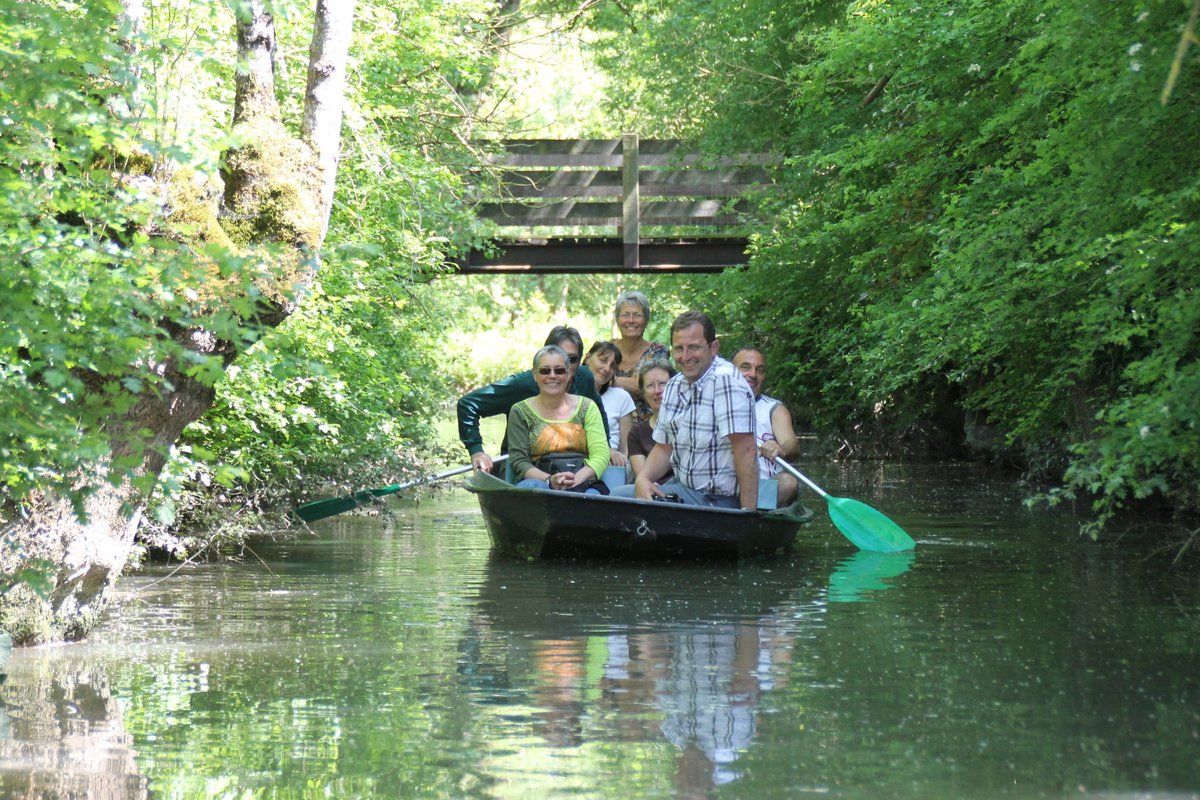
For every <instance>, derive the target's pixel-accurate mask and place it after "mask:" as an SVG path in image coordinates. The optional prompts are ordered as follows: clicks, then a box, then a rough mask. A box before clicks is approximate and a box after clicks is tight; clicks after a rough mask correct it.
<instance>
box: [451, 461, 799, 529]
mask: <svg viewBox="0 0 1200 800" xmlns="http://www.w3.org/2000/svg"><path fill="white" fill-rule="evenodd" d="M478 482H482V483H483V485H478ZM489 484H490V485H489ZM466 489H467V491H469V492H471V493H472V494H500V493H505V494H507V493H516V492H520V493H530V494H533V495H535V496H542V497H547V498H550V497H555V498H561V499H573V500H585V501H588V502H601V503H605V502H607V503H616V504H618V505H625V506H630V507H631V508H637V507H639V506H646V507H651V508H656V509H661V510H664V511H665V510H670V509H676V510H679V511H681V512H683V513H684V514H685V515H692V514H697V513H698V514H701V515H708V514H716V515H718V516H720V515H725V516H729V517H734V518H739V517H740V518H755V519H770V520H778V521H788V522H795V523H799V524H808V523H810V522H812V520H813V518H814V516H815V515H814V514H813V512H812V510H811V509H809V508H807V507H806V506H804V505H803V504H802V503H801V502H800V500H799V499H797V500H796V501H795V502H793V503H792V504H791V505H788V506H784V507H783V508H773V509H765V508H758V509H753V510H751V509H746V508H720V507H718V506H699V505H692V504H690V503H671V502H666V501H663V500H646V499H643V498H641V497H612V496H609V495H603V494H584V493H582V492H564V491H561V490H557V489H548V488H547V489H541V488H526V487H517V486H514V485H513V484H511V483H508V482H507V481H505V480H503V479H502V478H498V477H496V476H495V475H492V474H490V473H486V472H476V473H474V474H473V475H472V476H471V478H470V479H469V480H468V482H467V485H466Z"/></svg>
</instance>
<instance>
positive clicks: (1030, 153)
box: [608, 0, 1200, 520]
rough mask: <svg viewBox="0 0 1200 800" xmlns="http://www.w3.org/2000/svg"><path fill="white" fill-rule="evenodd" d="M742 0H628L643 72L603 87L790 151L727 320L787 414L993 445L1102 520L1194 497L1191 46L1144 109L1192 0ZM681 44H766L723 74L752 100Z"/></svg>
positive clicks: (865, 435) (878, 432) (626, 48)
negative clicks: (718, 82) (762, 353)
mask: <svg viewBox="0 0 1200 800" xmlns="http://www.w3.org/2000/svg"><path fill="white" fill-rule="evenodd" d="M752 5H757V6H762V8H761V9H759V13H757V14H743V13H741V12H742V11H744V10H745V9H746V6H747V4H746V3H730V4H722V3H679V4H673V5H672V6H671V7H670V8H666V7H663V6H659V5H656V4H644V5H643V4H634V5H633V6H631V7H630V8H631V9H632V10H633V14H632V15H631V16H630V18H629V20H628V21H629V23H630V25H637V26H638V30H639V35H636V36H631V37H627V38H626V39H625V41H623V42H622V47H623V52H621V53H620V54H619V55H620V58H619V60H618V61H614V62H612V63H619V65H620V66H619V69H620V70H622V72H623V73H628V74H630V75H632V76H633V77H631V78H630V79H629V80H628V81H623V82H622V81H614V82H613V83H614V85H622V84H624V85H630V86H636V85H637V82H638V81H642V82H644V83H645V85H647V86H650V85H655V86H660V87H662V88H663V93H662V94H661V95H660V96H659V97H658V98H657V100H655V101H654V103H652V104H651V107H654V108H656V111H655V114H656V115H664V116H669V117H671V118H673V119H677V120H679V119H682V120H692V121H691V122H688V124H687V125H686V126H685V129H686V130H688V131H690V132H693V133H696V134H703V135H704V136H705V137H708V138H710V139H711V140H713V141H718V142H725V141H749V142H756V141H757V142H772V143H773V144H774V146H775V148H776V149H777V150H782V151H783V152H785V153H786V154H787V156H788V161H787V167H786V168H785V169H784V170H783V171H782V173H781V176H780V186H779V189H780V191H779V193H778V196H777V197H776V198H775V199H774V200H773V201H772V202H773V205H769V206H768V207H767V208H768V210H769V211H770V212H771V213H773V214H774V218H775V220H776V224H775V227H774V230H773V231H771V232H770V233H768V234H765V235H763V236H761V237H760V238H759V240H758V242H757V243H756V246H755V258H754V262H753V264H752V265H751V267H750V268H749V269H748V270H746V271H745V272H743V273H740V274H736V275H731V276H729V277H728V279H727V282H726V287H727V291H726V292H725V294H724V297H725V298H726V301H725V302H724V304H723V305H724V308H723V309H722V312H721V313H722V316H724V317H725V318H726V319H727V320H729V323H730V326H731V327H733V328H734V329H735V330H736V331H737V332H738V333H739V334H740V335H742V336H743V337H745V338H749V339H755V340H758V341H760V342H762V343H763V345H764V347H765V348H766V350H767V355H768V360H769V363H771V365H772V372H773V374H774V376H775V378H774V386H775V389H776V390H777V391H780V392H782V393H784V394H785V395H786V396H787V397H788V398H789V399H790V400H791V401H792V402H793V405H794V407H795V409H794V410H795V412H796V414H797V416H798V417H799V418H800V419H801V420H802V421H804V422H807V423H809V424H811V425H813V426H815V427H818V428H820V429H823V430H826V431H830V432H834V431H836V432H839V433H841V434H842V435H844V436H846V437H848V438H851V439H855V440H856V441H857V442H859V443H862V442H876V443H878V442H881V441H889V442H893V443H894V444H897V445H899V444H901V443H907V444H912V443H913V442H914V441H915V438H914V437H920V438H922V439H925V440H929V437H933V438H932V442H933V444H934V446H935V447H936V448H938V449H939V451H940V452H947V448H948V447H951V446H957V447H961V446H962V445H963V444H964V443H965V441H976V442H978V441H980V439H981V438H983V437H981V436H976V438H975V439H974V440H972V439H971V437H970V436H965V435H964V427H965V428H966V429H967V433H968V434H971V433H974V434H980V432H981V431H984V430H987V431H991V432H993V433H994V434H995V435H996V437H997V438H998V442H999V449H993V450H991V454H992V455H999V454H1001V453H1002V454H1004V455H1005V457H1007V458H1012V459H1019V460H1020V461H1021V462H1022V463H1024V464H1025V465H1026V466H1027V467H1028V468H1029V469H1031V470H1033V471H1034V472H1035V473H1037V474H1039V475H1040V476H1042V477H1046V478H1050V479H1055V478H1058V479H1061V480H1062V481H1063V482H1064V488H1065V490H1066V491H1067V492H1075V491H1082V492H1085V493H1087V494H1089V495H1091V496H1093V497H1094V498H1096V510H1097V511H1098V512H1099V514H1100V519H1101V520H1103V519H1105V518H1106V517H1107V515H1109V514H1111V513H1112V512H1113V511H1115V510H1116V509H1118V508H1120V507H1121V506H1123V505H1125V504H1126V503H1127V502H1130V501H1137V500H1143V499H1146V498H1161V499H1165V500H1166V501H1167V502H1168V503H1170V504H1172V505H1174V506H1175V507H1176V508H1181V509H1196V508H1198V507H1200V485H1198V484H1197V479H1196V476H1197V475H1200V429H1198V428H1197V425H1196V420H1195V415H1194V413H1193V412H1194V409H1195V408H1196V402H1195V397H1197V396H1198V395H1197V394H1196V389H1197V385H1196V381H1197V377H1196V375H1197V356H1198V355H1200V342H1198V341H1197V330H1198V328H1197V325H1196V322H1197V320H1196V318H1195V313H1196V312H1195V310H1194V309H1195V308H1196V307H1197V297H1196V293H1197V281H1198V280H1200V271H1197V270H1196V269H1195V264H1196V263H1197V249H1198V247H1200V243H1198V240H1197V235H1196V227H1195V220H1196V218H1197V211H1198V210H1200V209H1198V207H1197V200H1198V199H1200V192H1198V189H1200V153H1198V152H1197V150H1196V148H1195V146H1194V132H1195V130H1196V129H1197V128H1196V126H1197V117H1196V113H1197V112H1196V108H1197V103H1196V100H1197V87H1198V86H1200V83H1198V81H1197V76H1200V63H1197V59H1196V57H1195V54H1192V55H1191V56H1189V57H1188V58H1187V59H1185V62H1184V64H1183V72H1182V75H1181V78H1180V80H1179V81H1178V83H1177V84H1176V86H1175V88H1174V93H1173V94H1172V97H1171V100H1170V103H1168V104H1167V105H1165V106H1164V105H1162V104H1160V102H1159V96H1160V89H1161V88H1162V85H1163V81H1164V79H1165V78H1166V76H1167V73H1168V71H1169V68H1170V64H1171V60H1172V57H1173V55H1174V52H1175V45H1176V43H1177V42H1178V37H1179V30H1180V27H1181V26H1182V25H1183V23H1184V22H1185V17H1186V9H1185V8H1183V7H1181V6H1179V5H1178V4H1162V3H1148V2H1138V1H1134V2H1120V3H1109V2H1098V1H1097V2H1083V3H1075V4H1067V5H1063V4H1053V3H1046V2H1035V1H1034V0H1006V1H1005V2H967V3H951V2H933V3H926V2H922V3H916V2H894V3H886V4H880V3H873V2H862V3H853V4H850V5H848V6H842V7H841V9H840V10H838V9H835V8H833V6H832V5H829V6H826V7H825V8H827V9H828V12H827V13H826V12H824V11H823V10H822V6H821V5H820V4H811V5H809V4H805V5H804V6H803V8H804V10H805V11H806V12H807V13H808V16H807V17H805V18H804V19H802V20H800V21H798V22H797V23H796V24H795V25H792V26H786V25H782V26H781V25H780V24H778V22H779V21H778V18H777V17H774V16H772V15H771V13H770V10H773V7H774V6H776V5H777V4H775V3H766V2H763V3H758V4H752ZM608 13H610V14H613V15H614V19H615V11H612V10H611V9H610V11H609V12H608ZM680 31H687V32H688V33H689V35H691V36H693V37H694V38H692V39H688V38H687V37H685V36H681V35H680V34H679V32H680ZM718 32H719V33H718ZM784 33H786V35H782V34H784ZM677 41H679V42H685V41H686V42H687V46H688V47H692V48H694V50H695V51H696V52H698V53H703V52H705V51H706V50H707V48H706V47H705V46H696V44H695V42H698V41H699V42H703V43H704V44H705V45H707V44H708V43H709V42H710V41H711V42H713V43H714V48H715V50H714V51H713V52H716V53H720V52H721V51H722V49H723V48H725V47H727V46H734V45H726V44H725V42H727V41H729V42H736V43H737V46H742V44H743V42H744V43H745V45H744V46H745V48H746V50H747V52H749V53H752V54H753V53H757V54H763V56H764V57H763V58H762V59H761V60H759V61H755V56H751V58H750V60H749V61H748V62H747V63H748V64H757V65H758V67H757V68H756V69H745V70H742V71H740V72H738V71H736V70H729V71H728V72H727V74H726V77H727V79H728V82H729V83H731V84H732V83H734V82H736V81H737V80H743V81H745V82H748V83H750V84H754V86H750V87H739V88H738V89H737V91H736V93H733V92H730V93H722V92H714V91H711V90H710V89H709V88H706V87H707V85H708V84H707V83H706V81H705V80H704V79H703V78H704V75H705V73H704V72H703V69H702V68H703V65H706V64H708V63H709V62H710V61H711V59H710V58H709V57H708V56H701V55H698V56H697V57H696V58H693V59H682V58H681V59H675V58H671V57H670V54H672V53H674V52H675V49H676V48H678V47H682V46H684V45H682V44H678V43H676V42H677ZM613 50H614V51H615V50H616V48H613ZM650 51H659V52H661V53H663V54H667V55H666V56H665V57H660V56H658V55H656V54H655V53H653V52H650ZM766 54H769V57H767V56H766ZM614 58H616V56H615V55H614ZM649 63H653V65H654V69H652V70H650V69H647V70H643V69H642V65H643V64H649ZM756 73H758V74H756ZM689 75H692V76H694V77H695V78H696V79H695V80H691V81H690V80H689V77H688V76H689ZM737 76H740V77H737ZM780 78H783V79H784V80H785V81H786V85H787V90H786V93H785V96H784V97H783V98H781V99H780V100H779V101H778V102H775V103H773V104H772V105H771V109H770V111H769V112H767V113H760V108H759V106H760V105H761V103H760V100H761V98H764V97H767V96H768V94H769V92H770V90H771V89H772V87H776V86H777V85H778V81H779V79H780ZM683 86H686V87H687V91H680V90H679V89H678V87H683ZM621 99H622V101H623V102H626V103H630V104H633V105H636V103H638V102H641V101H642V100H643V99H644V98H643V97H642V96H641V95H639V94H637V93H636V92H632V91H631V92H630V93H629V94H627V95H625V96H622V98H621ZM685 102H687V103H691V104H693V107H694V106H697V105H698V107H700V108H701V109H705V110H706V111H707V113H705V114H702V115H699V116H698V117H693V116H692V107H685V106H684V103H685ZM655 104H661V105H655ZM681 115H682V116H681ZM1189 398H1191V399H1190V400H1189ZM952 452H953V451H952Z"/></svg>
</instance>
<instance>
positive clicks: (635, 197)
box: [621, 133, 642, 272]
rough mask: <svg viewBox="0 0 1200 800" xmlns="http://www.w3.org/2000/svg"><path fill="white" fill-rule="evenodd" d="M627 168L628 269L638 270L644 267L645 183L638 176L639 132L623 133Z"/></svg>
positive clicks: (624, 224)
mask: <svg viewBox="0 0 1200 800" xmlns="http://www.w3.org/2000/svg"><path fill="white" fill-rule="evenodd" d="M621 154H622V156H623V169H622V175H621V194H622V202H621V241H622V243H623V245H624V251H625V269H626V270H628V271H630V272H634V271H636V270H637V269H638V267H640V266H641V262H642V259H641V247H640V243H641V237H642V230H641V222H642V213H641V184H640V182H639V179H638V175H639V172H640V170H641V159H640V157H639V154H638V135H637V134H636V133H626V134H624V135H623V136H621Z"/></svg>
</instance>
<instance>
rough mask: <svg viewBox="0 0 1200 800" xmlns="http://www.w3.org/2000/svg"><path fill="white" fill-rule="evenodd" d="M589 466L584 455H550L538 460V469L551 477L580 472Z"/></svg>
mask: <svg viewBox="0 0 1200 800" xmlns="http://www.w3.org/2000/svg"><path fill="white" fill-rule="evenodd" d="M585 464H587V456H585V455H584V454H583V453H549V454H547V455H544V456H542V457H541V458H539V459H538V460H537V465H536V466H537V468H538V469H540V470H541V471H542V472H545V473H547V474H549V475H557V474H558V473H560V472H579V470H581V469H583V467H584V465H585Z"/></svg>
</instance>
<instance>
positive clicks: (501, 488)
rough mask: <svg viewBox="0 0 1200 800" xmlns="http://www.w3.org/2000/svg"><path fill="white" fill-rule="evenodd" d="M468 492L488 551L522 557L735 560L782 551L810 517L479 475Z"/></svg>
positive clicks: (793, 510)
mask: <svg viewBox="0 0 1200 800" xmlns="http://www.w3.org/2000/svg"><path fill="white" fill-rule="evenodd" d="M467 488H468V489H469V490H470V491H472V492H474V493H475V494H476V495H477V496H478V498H479V507H480V510H481V511H482V512H483V518H484V522H485V523H486V524H487V529H488V534H489V535H490V536H491V540H492V546H493V548H495V549H496V550H498V551H500V552H502V553H507V554H509V555H514V556H520V557H524V558H616V559H633V560H680V559H708V560H733V559H739V558H747V557H752V556H762V555H768V554H772V553H775V552H777V551H779V550H780V549H781V548H784V547H787V546H788V545H790V544H791V543H792V542H793V541H795V539H796V535H797V533H798V532H799V531H800V528H801V527H802V526H803V525H804V524H805V523H807V522H809V521H810V520H811V519H812V513H811V512H809V511H808V510H807V509H805V508H803V507H802V506H791V507H789V508H786V509H780V510H778V511H768V512H763V511H759V512H750V511H742V510H735V509H719V508H703V507H699V506H689V505H683V504H680V503H668V502H663V501H650V500H637V499H627V498H618V497H607V496H601V495H584V494H574V493H570V492H555V491H550V490H545V489H517V488H516V487H514V486H512V485H510V484H508V483H506V482H504V481H502V480H499V479H497V478H495V477H493V476H491V475H488V474H486V473H480V472H477V473H475V474H474V475H473V476H472V477H471V480H470V482H469V483H468V485H467Z"/></svg>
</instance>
